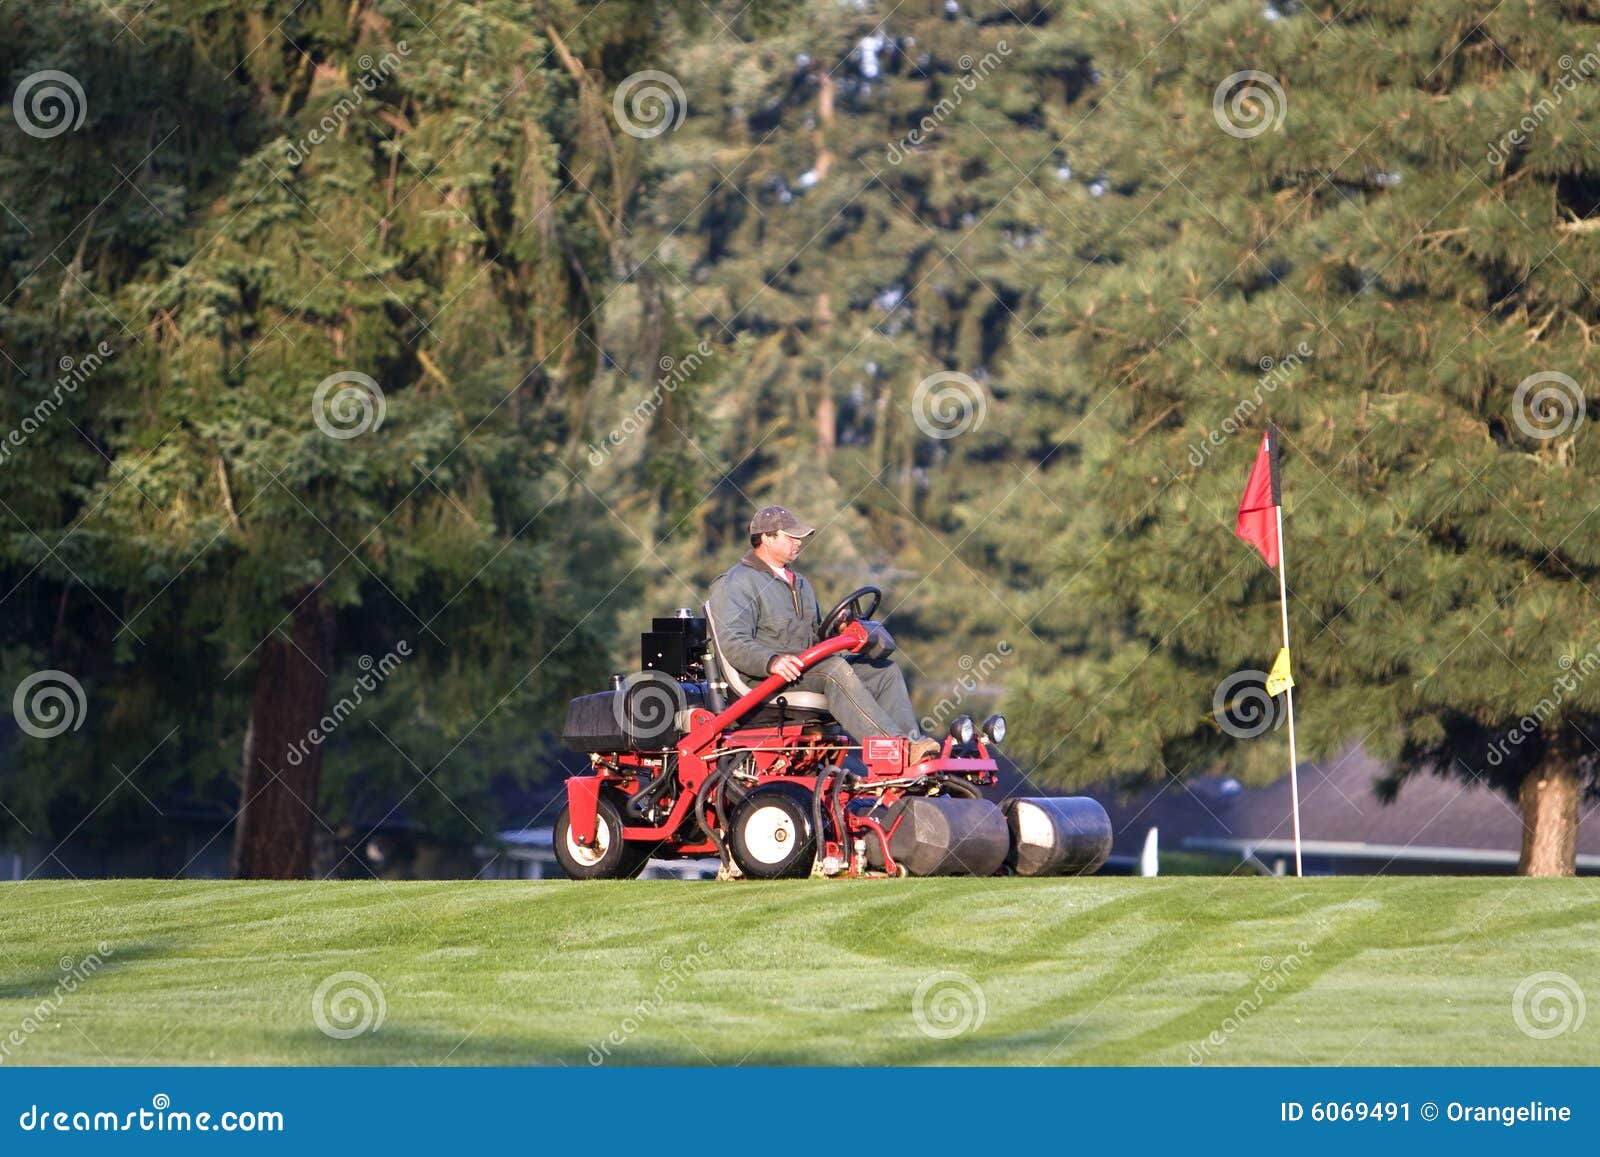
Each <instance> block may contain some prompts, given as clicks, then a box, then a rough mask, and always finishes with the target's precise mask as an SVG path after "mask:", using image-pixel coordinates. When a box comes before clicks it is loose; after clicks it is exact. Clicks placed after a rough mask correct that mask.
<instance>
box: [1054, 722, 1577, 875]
mask: <svg viewBox="0 0 1600 1157" xmlns="http://www.w3.org/2000/svg"><path fill="white" fill-rule="evenodd" d="M1386 771H1387V769H1386V768H1385V767H1384V766H1383V765H1382V764H1380V763H1378V762H1377V761H1376V760H1374V759H1372V758H1371V757H1370V756H1368V755H1367V754H1366V753H1365V752H1364V751H1362V750H1361V749H1360V748H1352V749H1351V750H1349V751H1347V752H1346V753H1345V754H1344V755H1343V756H1341V757H1340V758H1339V759H1337V760H1335V761H1333V762H1332V763H1329V764H1326V765H1319V764H1301V765H1300V769H1299V780H1300V834H1301V839H1302V840H1303V841H1304V842H1305V843H1306V846H1307V850H1308V851H1309V850H1310V848H1311V846H1312V845H1313V844H1317V845H1321V846H1323V847H1324V848H1325V850H1326V851H1327V852H1329V853H1330V854H1332V853H1335V852H1337V853H1339V854H1347V855H1348V854H1358V853H1360V852H1361V851H1362V849H1363V848H1364V849H1365V851H1366V853H1367V854H1368V855H1370V856H1393V857H1396V858H1415V857H1416V856H1419V855H1420V856H1423V857H1424V858H1445V857H1447V856H1449V857H1450V858H1456V857H1454V856H1453V855H1452V853H1461V855H1460V857H1459V858H1461V859H1462V860H1463V861H1464V862H1466V861H1472V860H1478V861H1481V862H1495V861H1496V860H1497V859H1499V858H1502V857H1503V854H1505V853H1509V854H1510V855H1511V857H1512V862H1513V863H1514V862H1515V857H1516V854H1517V853H1518V852H1520V850H1521V847H1522V817H1521V815H1520V813H1519V812H1518V810H1517V806H1516V804H1515V803H1514V802H1513V801H1512V800H1509V799H1507V798H1506V797H1505V796H1504V795H1502V794H1501V793H1500V792H1497V791H1495V790H1493V789H1492V788H1490V787H1489V786H1488V785H1487V784H1485V783H1483V782H1482V781H1481V780H1479V781H1476V782H1463V781H1462V780H1460V779H1457V778H1454V777H1450V778H1443V777H1439V776H1433V775H1417V776H1414V777H1412V778H1411V779H1410V780H1408V781H1407V782H1406V784H1405V785H1404V786H1403V787H1402V788H1401V789H1400V794H1399V796H1398V798H1397V799H1396V800H1395V801H1394V802H1393V803H1392V804H1384V803H1382V802H1381V801H1380V800H1379V799H1378V797H1377V795H1376V793H1375V792H1374V790H1373V785H1374V784H1375V782H1376V781H1377V780H1379V779H1380V778H1382V777H1383V776H1384V775H1385V773H1386ZM1081 794H1085V795H1092V796H1094V797H1095V798H1096V799H1099V800H1100V802H1101V803H1102V804H1104V805H1105V807H1106V810H1107V812H1109V813H1110V815H1111V826H1112V831H1113V833H1114V834H1115V836H1114V846H1113V849H1114V853H1115V854H1121V855H1137V854H1138V851H1139V848H1140V846H1141V845H1142V844H1143V842H1144V838H1145V834H1146V832H1148V831H1149V829H1150V828H1152V827H1155V828H1159V829H1160V831H1161V836H1160V839H1161V845H1162V847H1164V848H1169V849H1171V848H1179V847H1184V846H1189V847H1196V848H1212V849H1220V848H1224V847H1228V848H1242V847H1243V846H1245V845H1250V846H1256V847H1262V848H1265V849H1266V850H1271V851H1278V850H1280V848H1279V843H1278V842H1279V841H1282V845H1283V846H1285V847H1286V846H1288V845H1289V842H1290V841H1292V840H1293V838H1294V828H1293V824H1292V821H1291V818H1290V811H1291V809H1290V785H1289V777H1288V775H1287V774H1285V775H1284V776H1283V777H1282V778H1281V779H1278V780H1276V781H1275V782H1273V783H1271V784H1268V785H1267V786H1265V787H1259V788H1246V787H1242V786H1240V784H1239V783H1238V781H1237V780H1234V779H1230V778H1226V777H1219V776H1202V777H1188V778H1185V779H1181V780H1180V779H1171V780H1167V781H1166V782H1164V783H1161V784H1157V785H1155V786H1152V787H1148V788H1145V789H1142V790H1139V791H1136V792H1133V793H1131V794H1129V793H1126V792H1121V791H1119V790H1118V789H1117V788H1115V787H1114V786H1110V785H1100V786H1097V787H1094V788H1090V789H1088V790H1087V791H1084V792H1082V793H1081ZM1578 852H1579V854H1580V855H1582V856H1586V857H1587V856H1600V817H1594V818H1592V819H1591V820H1590V821H1589V822H1588V823H1580V824H1579V825H1578ZM1483 853H1501V854H1502V857H1496V856H1493V855H1489V856H1485V855H1483Z"/></svg>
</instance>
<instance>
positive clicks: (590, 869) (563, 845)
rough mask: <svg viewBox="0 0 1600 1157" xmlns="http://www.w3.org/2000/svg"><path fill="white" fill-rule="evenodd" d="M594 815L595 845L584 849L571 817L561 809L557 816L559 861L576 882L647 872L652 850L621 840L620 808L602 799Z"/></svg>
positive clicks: (631, 877) (557, 856) (557, 857)
mask: <svg viewBox="0 0 1600 1157" xmlns="http://www.w3.org/2000/svg"><path fill="white" fill-rule="evenodd" d="M598 803H599V806H598V808H597V809H596V814H595V827H594V831H595V842H594V846H593V847H584V846H583V845H582V844H580V843H578V841H577V840H575V839H574V838H573V836H572V814H571V811H570V810H569V809H568V808H562V809H561V814H560V815H558V816H556V826H555V831H554V832H553V833H552V835H553V836H554V837H555V839H554V843H555V853H556V860H557V862H559V863H560V865H561V870H562V871H564V872H566V874H567V876H568V878H570V879H573V880H631V879H633V878H634V877H635V876H637V875H638V874H639V873H640V872H642V871H644V866H645V864H646V863H647V862H648V861H649V859H650V848H649V847H647V846H641V845H638V844H630V843H628V842H626V841H625V840H624V839H623V838H622V813H621V812H620V811H619V810H618V809H617V805H616V804H614V803H612V802H611V801H610V800H609V799H607V798H606V797H605V796H601V797H600V799H599V801H598Z"/></svg>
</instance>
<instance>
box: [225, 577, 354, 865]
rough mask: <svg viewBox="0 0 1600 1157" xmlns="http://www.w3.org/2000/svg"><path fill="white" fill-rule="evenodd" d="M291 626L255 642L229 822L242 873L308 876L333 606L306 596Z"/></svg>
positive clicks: (235, 862) (319, 775)
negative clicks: (256, 658) (240, 776)
mask: <svg viewBox="0 0 1600 1157" xmlns="http://www.w3.org/2000/svg"><path fill="white" fill-rule="evenodd" d="M289 632H290V633H289V637H288V638H284V637H282V636H281V635H278V634H274V635H273V636H272V637H271V638H270V639H268V640H267V641H266V642H265V643H263V644H262V646H261V666H260V669H259V670H258V671H257V674H256V689H255V696H254V698H253V699H252V701H251V704H250V725H249V728H248V729H247V730H246V732H245V743H244V785H243V787H242V788H241V791H240V797H239V813H238V816H237V817H236V818H235V820H234V841H233V873H234V875H235V876H237V877H239V878H240V879H252V880H299V879H306V878H308V877H309V876H310V875H311V840H312V836H313V835H314V834H315V831H316V825H317V823H318V820H317V810H316V809H317V788H318V785H319V784H320V783H321V780H322V744H321V742H320V739H321V735H320V732H319V731H318V730H317V729H318V727H319V725H320V723H321V720H322V717H323V715H324V714H325V713H326V711H327V707H328V676H327V672H328V671H329V670H330V669H331V668H332V666H333V612H332V611H331V610H329V609H328V608H325V607H323V606H321V605H319V604H318V601H317V599H316V598H315V597H314V596H313V597H311V598H308V599H305V601H304V602H301V603H300V606H299V608H298V609H297V610H295V612H294V613H293V616H292V618H291V623H290V627H289Z"/></svg>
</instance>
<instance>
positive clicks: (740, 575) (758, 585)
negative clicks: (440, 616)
mask: <svg viewBox="0 0 1600 1157" xmlns="http://www.w3.org/2000/svg"><path fill="white" fill-rule="evenodd" d="M707 601H708V602H709V603H710V607H711V619H712V621H713V622H714V623H715V624H716V630H717V643H718V644H719V645H720V646H721V648H722V653H723V654H724V655H725V656H726V657H727V659H728V661H729V662H730V663H732V664H733V665H734V666H735V667H737V668H738V669H739V670H740V671H741V672H743V673H744V674H745V675H758V676H760V677H762V678H765V677H766V675H767V673H768V672H767V665H768V664H769V663H771V662H772V660H773V658H774V657H776V656H778V655H794V654H798V653H799V652H801V651H804V650H805V649H806V648H807V647H809V646H811V645H812V644H813V643H815V642H816V641H817V636H818V634H819V630H820V628H821V626H822V608H821V607H820V606H818V604H817V595H816V592H815V591H813V590H812V589H811V584H810V583H809V582H807V581H806V579H805V576H804V575H801V574H800V573H798V572H795V575H794V586H793V587H790V586H789V584H788V583H786V582H784V581H783V579H782V578H780V577H779V576H778V575H777V574H776V573H775V572H774V571H773V569H772V568H771V567H769V566H768V565H767V564H766V563H764V562H762V561H761V560H760V559H759V558H757V557H756V553H755V551H753V550H751V551H747V552H746V553H745V556H744V557H743V558H741V559H740V560H739V561H738V562H737V563H736V564H735V565H734V566H732V567H730V568H729V570H728V572H727V573H726V574H724V575H721V576H719V577H718V578H717V579H716V581H715V582H713V583H712V584H711V594H710V598H709V599H708V600H707Z"/></svg>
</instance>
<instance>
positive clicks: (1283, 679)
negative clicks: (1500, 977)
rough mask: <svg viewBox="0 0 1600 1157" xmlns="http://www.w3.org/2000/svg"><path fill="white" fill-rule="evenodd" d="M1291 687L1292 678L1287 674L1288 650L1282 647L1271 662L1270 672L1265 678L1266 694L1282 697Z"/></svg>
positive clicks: (1292, 683)
mask: <svg viewBox="0 0 1600 1157" xmlns="http://www.w3.org/2000/svg"><path fill="white" fill-rule="evenodd" d="M1293 686H1294V676H1293V675H1291V674H1290V673H1289V648H1288V647H1283V648H1281V649H1280V650H1279V651H1278V657H1277V658H1276V659H1274V660H1273V661H1272V672H1271V674H1269V675H1268V676H1267V694H1268V695H1282V694H1283V693H1284V692H1285V691H1287V690H1288V689H1289V688H1291V687H1293Z"/></svg>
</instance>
